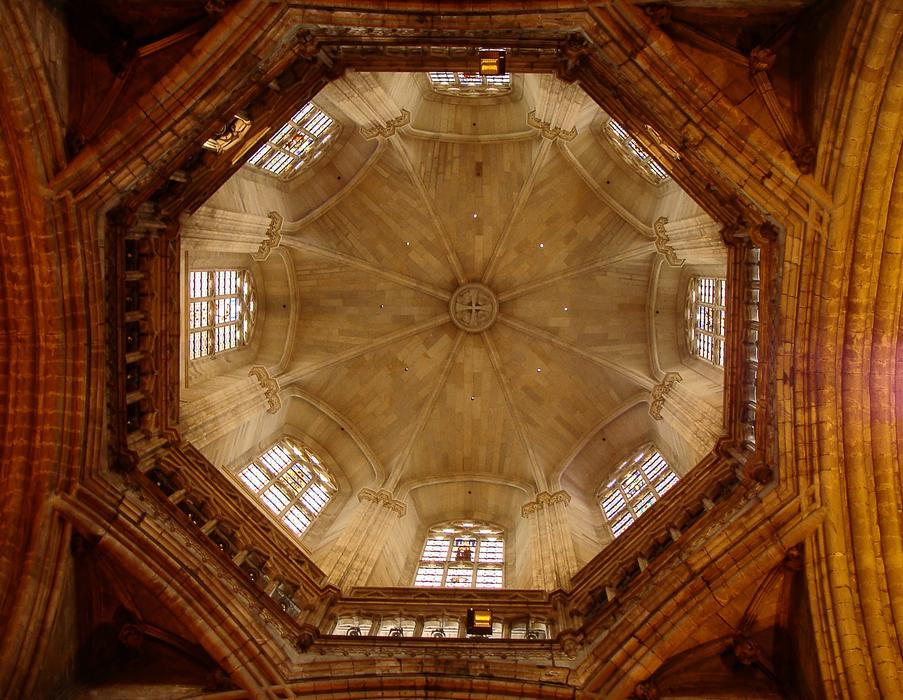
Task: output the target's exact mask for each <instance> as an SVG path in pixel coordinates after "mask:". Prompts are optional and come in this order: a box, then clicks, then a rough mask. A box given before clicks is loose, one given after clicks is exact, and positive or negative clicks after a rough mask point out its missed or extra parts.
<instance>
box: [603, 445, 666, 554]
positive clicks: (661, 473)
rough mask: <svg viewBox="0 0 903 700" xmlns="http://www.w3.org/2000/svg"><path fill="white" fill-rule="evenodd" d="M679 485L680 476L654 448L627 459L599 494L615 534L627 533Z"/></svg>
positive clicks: (646, 447) (647, 448)
mask: <svg viewBox="0 0 903 700" xmlns="http://www.w3.org/2000/svg"><path fill="white" fill-rule="evenodd" d="M677 482H678V477H677V474H675V473H674V470H673V469H671V467H670V465H669V464H668V463H667V462H666V461H665V458H664V457H662V455H661V453H660V452H659V451H658V450H657V449H655V448H654V447H653V446H652V445H646V446H645V447H643V448H642V449H640V450H639V451H637V452H636V453H635V454H634V455H632V456H631V457H629V458H628V459H625V460H624V461H623V462H622V463H621V464H620V466H619V467H618V468H617V470H616V471H615V473H614V476H613V477H612V478H611V480H610V481H609V482H608V483H607V484H605V486H604V488H602V489H601V490H600V492H599V494H598V495H597V500H598V503H599V507H600V508H601V509H602V513H603V515H604V516H605V520H606V522H607V523H608V526H609V527H610V528H611V533H612V535H614V536H615V537H618V536H619V535H620V534H621V533H623V532H624V531H625V530H626V529H627V528H628V527H630V526H631V525H632V524H633V523H634V522H636V519H637V518H639V517H640V516H641V515H642V514H643V513H645V512H646V511H647V510H649V508H650V507H651V506H652V504H653V503H655V502H656V501H657V500H658V499H659V498H661V497H662V496H663V495H664V494H665V493H666V492H667V491H669V490H670V489H672V488H673V487H674V486H675V485H676V484H677Z"/></svg>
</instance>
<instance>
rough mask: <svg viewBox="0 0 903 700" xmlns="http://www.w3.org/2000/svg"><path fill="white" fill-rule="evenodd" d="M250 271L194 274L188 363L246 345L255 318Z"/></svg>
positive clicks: (190, 286)
mask: <svg viewBox="0 0 903 700" xmlns="http://www.w3.org/2000/svg"><path fill="white" fill-rule="evenodd" d="M256 311H257V308H256V299H255V294H254V284H253V280H252V278H251V273H250V272H249V271H248V270H194V271H192V272H190V273H189V275H188V359H190V360H195V359H197V358H199V357H206V356H208V355H215V354H216V353H218V352H223V351H224V350H232V349H234V348H237V347H239V346H241V345H246V344H247V342H248V339H249V338H250V336H251V331H252V329H253V326H254V317H255V315H256Z"/></svg>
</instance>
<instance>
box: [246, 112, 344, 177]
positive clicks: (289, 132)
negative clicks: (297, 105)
mask: <svg viewBox="0 0 903 700" xmlns="http://www.w3.org/2000/svg"><path fill="white" fill-rule="evenodd" d="M340 128H341V127H340V126H339V124H338V122H336V120H335V119H333V118H332V117H330V116H329V115H328V114H326V112H324V111H323V110H321V109H320V108H319V107H317V106H316V105H315V104H314V103H313V102H308V103H307V104H306V105H304V106H303V107H302V108H301V109H299V110H298V111H297V112H296V113H295V115H294V116H293V117H292V118H291V119H289V120H288V121H287V122H286V123H285V124H283V125H282V128H280V129H279V130H278V131H277V132H276V133H275V134H274V135H273V137H272V138H270V140H269V141H267V142H266V143H265V144H264V145H263V146H261V147H260V148H259V149H257V152H256V153H255V154H254V155H252V156H251V158H250V159H249V160H248V164H249V165H251V166H252V167H254V168H257V169H258V170H262V171H264V172H265V173H268V174H270V175H275V176H277V177H279V178H281V179H283V180H290V179H291V178H293V177H294V176H295V175H297V174H298V173H300V172H301V171H302V170H303V169H304V168H305V167H306V166H309V165H311V164H313V163H314V162H315V161H316V160H318V159H319V158H320V156H322V155H323V153H325V151H326V148H327V147H328V146H329V145H330V143H331V142H332V141H333V139H334V137H335V136H336V134H337V133H338V132H339V130H340Z"/></svg>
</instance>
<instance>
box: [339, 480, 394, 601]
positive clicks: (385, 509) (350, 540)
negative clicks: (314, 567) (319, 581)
mask: <svg viewBox="0 0 903 700" xmlns="http://www.w3.org/2000/svg"><path fill="white" fill-rule="evenodd" d="M357 498H358V501H360V505H359V506H358V509H357V512H356V513H355V514H354V519H353V520H352V522H351V524H350V525H349V526H348V527H346V528H345V529H344V530H343V531H342V534H341V535H340V536H339V538H338V541H337V542H336V544H335V550H336V552H337V555H336V556H335V558H334V559H333V564H332V567H331V568H330V569H329V571H328V576H329V582H330V583H331V584H333V585H334V586H338V587H339V588H341V589H342V590H348V589H350V588H353V587H354V586H363V585H364V584H365V583H366V582H367V579H368V578H369V577H370V572H371V571H372V570H373V566H374V564H376V559H377V557H379V555H380V554H381V553H382V550H383V547H384V546H385V544H386V540H388V538H389V534H390V533H391V531H392V525H393V521H394V520H395V519H396V518H400V517H402V516H403V515H404V514H405V512H406V510H407V508H406V506H405V504H404V503H403V502H401V501H398V500H395V499H394V498H393V496H392V493H391V492H390V491H386V490H384V489H380V490H379V491H374V490H372V489H366V488H365V489H361V491H360V493H359V494H358V495H357Z"/></svg>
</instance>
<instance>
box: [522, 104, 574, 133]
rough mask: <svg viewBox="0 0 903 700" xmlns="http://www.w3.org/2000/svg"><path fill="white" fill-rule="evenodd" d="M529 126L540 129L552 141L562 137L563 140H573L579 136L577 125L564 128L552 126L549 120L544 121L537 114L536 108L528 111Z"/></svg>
mask: <svg viewBox="0 0 903 700" xmlns="http://www.w3.org/2000/svg"><path fill="white" fill-rule="evenodd" d="M527 126H531V127H533V128H534V129H537V130H539V131H540V132H541V133H542V135H543V138H547V139H549V140H550V141H554V140H555V139H561V140H562V141H573V140H574V139H575V138H576V137H577V127H576V126H574V127H571V128H570V129H567V130H564V129H562V128H561V127H560V126H552V125H551V123H549V122H544V121H542V120H541V119H539V118H538V117H537V116H536V110H535V109H532V110H530V111H529V112H528V113H527Z"/></svg>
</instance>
